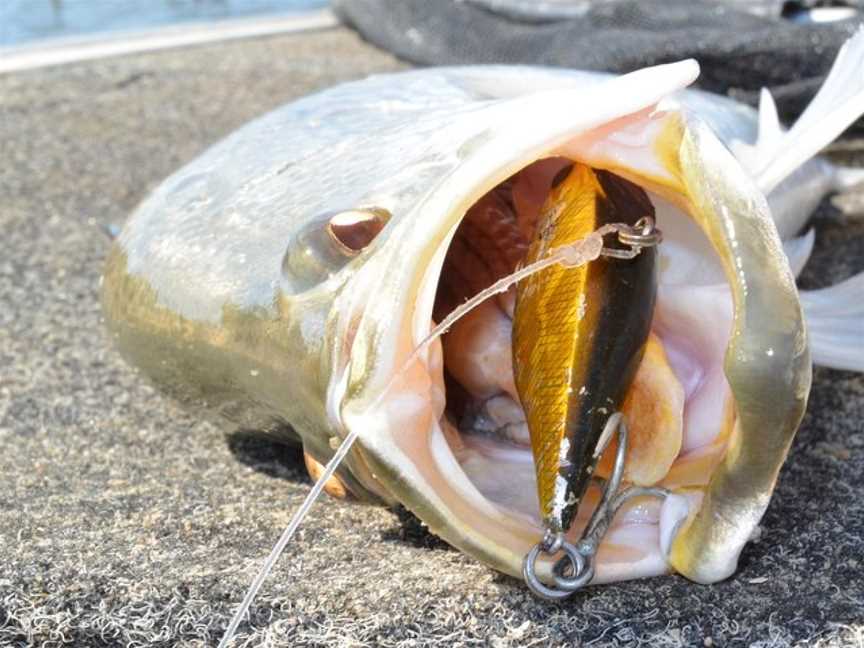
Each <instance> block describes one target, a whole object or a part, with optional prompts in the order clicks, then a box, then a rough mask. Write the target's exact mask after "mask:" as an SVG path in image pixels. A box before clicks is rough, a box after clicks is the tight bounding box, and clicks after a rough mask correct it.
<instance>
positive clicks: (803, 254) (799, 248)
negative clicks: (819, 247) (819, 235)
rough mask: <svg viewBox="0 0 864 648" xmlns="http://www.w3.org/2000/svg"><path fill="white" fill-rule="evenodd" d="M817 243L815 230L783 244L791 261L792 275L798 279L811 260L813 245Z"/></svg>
mask: <svg viewBox="0 0 864 648" xmlns="http://www.w3.org/2000/svg"><path fill="white" fill-rule="evenodd" d="M815 241H816V235H815V234H814V232H813V229H812V228H811V229H809V230H807V233H806V234H804V235H803V236H796V237H795V238H793V239H789V240H788V241H784V242H783V251H784V252H786V257H787V258H788V259H789V266H790V267H791V268H792V274H793V275H795V276H796V277H797V276H798V275H799V274H801V271H802V270H803V269H804V266H805V265H806V264H807V261H808V259H810V254H811V253H812V252H813V243H814V242H815Z"/></svg>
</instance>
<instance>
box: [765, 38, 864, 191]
mask: <svg viewBox="0 0 864 648" xmlns="http://www.w3.org/2000/svg"><path fill="white" fill-rule="evenodd" d="M760 103H761V105H760V113H762V114H761V115H760V126H762V127H765V126H768V125H771V128H770V129H769V132H768V133H766V134H764V135H763V134H762V133H761V132H760V135H759V140H760V144H761V146H760V147H759V148H760V149H761V150H759V152H758V160H759V163H760V167H759V169H758V171H757V173H756V179H757V182H758V184H759V187H760V188H761V189H762V191H763V192H764V193H765V194H766V195H767V194H768V193H770V191H771V190H772V189H774V188H775V187H776V186H777V185H779V184H780V183H781V182H782V181H783V180H784V179H785V178H787V177H788V176H789V175H791V174H792V172H794V171H795V169H797V168H798V167H800V166H801V165H802V164H804V163H805V162H806V161H807V160H809V159H810V158H812V157H813V156H814V155H816V154H817V153H819V151H821V150H822V149H823V148H824V147H825V146H827V145H828V144H830V143H831V142H832V141H833V140H834V139H835V138H836V137H838V136H839V135H840V134H841V133H842V132H843V131H844V130H846V128H848V127H849V126H850V125H852V123H853V122H855V120H857V119H858V118H859V117H860V116H861V115H862V114H864V27H861V28H859V29H858V31H857V32H856V33H855V35H854V36H852V38H850V39H849V40H848V41H846V43H845V44H844V45H843V47H841V48H840V51H839V52H838V53H837V58H836V59H835V60H834V65H832V66H831V70H830V71H829V72H828V76H827V77H826V78H825V82H824V83H823V84H822V87H821V88H820V89H819V92H817V93H816V96H815V97H813V100H812V101H811V102H810V104H809V105H808V106H807V108H806V110H804V112H803V113H802V114H801V116H800V117H799V118H798V121H796V122H795V124H794V125H793V126H792V128H790V129H789V130H788V131H787V132H785V133H782V131H781V130H780V129H779V127H778V126H777V125H776V124H777V121H776V116H775V115H776V108H774V107H773V103H774V102H773V99H771V97H770V94H769V93H768V92H767V91H763V93H762V101H761V102H760ZM847 177H848V174H847Z"/></svg>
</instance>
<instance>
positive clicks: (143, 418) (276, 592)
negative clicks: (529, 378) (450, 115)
mask: <svg viewBox="0 0 864 648" xmlns="http://www.w3.org/2000/svg"><path fill="white" fill-rule="evenodd" d="M396 67H398V64H397V63H396V62H394V61H393V59H391V58H390V57H389V56H387V55H384V54H382V53H379V52H377V51H375V50H373V49H371V48H370V47H368V46H367V45H364V44H362V43H361V42H359V41H358V40H357V39H356V38H355V37H354V36H353V35H351V34H349V33H348V32H345V31H341V30H333V31H328V32H324V33H314V34H305V35H295V36H287V37H280V38H271V39H265V40H258V41H245V42H237V43H232V44H226V45H219V46H211V47H205V48H199V49H189V50H183V51H174V52H167V53H161V54H154V55H146V56H139V57H129V58H123V59H117V60H107V61H104V62H99V63H90V64H82V65H77V66H73V67H67V68H60V69H53V70H44V71H37V72H30V73H26V74H19V75H15V76H7V77H2V78H0V145H2V146H0V148H2V155H0V161H2V163H0V232H2V234H0V236H2V239H0V241H2V245H0V448H2V451H0V644H2V645H15V646H25V645H27V646H29V645H36V646H58V645H77V646H87V645H105V646H154V645H156V646H202V645H212V644H215V642H216V641H217V640H218V638H219V636H220V634H221V631H222V630H223V629H224V627H225V626H226V624H227V621H228V618H229V616H230V613H231V612H232V611H233V609H234V607H235V606H236V604H237V603H238V602H239V600H240V598H241V597H242V594H243V592H244V590H245V588H246V586H247V585H248V583H249V580H250V578H251V576H252V574H253V573H254V571H255V570H256V569H257V568H258V566H259V565H260V563H261V560H262V558H263V557H264V556H265V555H266V553H267V552H268V551H269V549H270V547H271V545H272V543H273V542H274V541H275V539H276V538H277V536H278V535H279V533H280V532H281V530H282V529H283V527H284V525H285V524H286V522H287V520H288V517H289V515H290V514H291V512H292V511H293V510H294V509H295V507H296V506H297V505H298V504H299V502H300V501H301V499H302V497H303V495H304V494H305V492H306V490H307V488H308V479H307V477H306V476H305V470H304V469H303V466H302V461H301V460H300V457H299V455H298V454H297V453H296V452H295V451H292V450H285V449H280V448H277V447H272V446H268V445H266V444H264V443H261V442H252V441H248V440H243V439H241V438H239V437H233V438H227V439H226V437H225V436H223V434H222V433H220V432H218V431H217V430H216V428H214V427H212V426H211V425H209V424H207V423H202V422H200V421H197V420H195V419H194V418H192V417H190V416H189V415H187V414H185V413H184V412H183V411H181V410H180V409H179V408H178V407H177V406H176V405H175V404H174V403H172V402H170V401H168V400H166V399H165V398H163V397H161V396H160V395H159V394H157V393H156V392H155V391H154V390H153V389H152V388H151V387H149V386H148V385H147V384H145V383H144V381H142V380H141V379H140V378H139V376H137V375H136V374H135V373H134V371H133V370H132V369H130V368H129V367H128V366H126V365H125V364H123V362H122V361H121V360H120V358H119V357H118V355H117V354H116V353H115V352H114V351H113V350H112V349H111V348H110V346H109V344H108V339H107V336H106V335H105V333H104V331H103V329H102V326H101V322H100V309H99V301H98V284H99V275H100V270H101V266H102V262H103V259H104V256H105V253H106V249H107V242H106V240H105V238H104V236H103V235H102V234H101V233H100V229H99V226H100V225H103V224H108V223H120V222H122V220H123V218H124V217H125V216H126V215H127V214H128V213H129V212H130V210H131V209H132V208H133V207H134V206H135V204H136V203H137V202H138V201H139V200H141V199H142V198H143V197H144V195H145V194H146V193H147V192H148V191H149V190H150V189H151V188H152V187H154V186H155V185H156V184H157V183H158V182H159V181H160V180H161V179H162V178H164V177H165V176H166V175H168V174H169V173H170V172H172V171H173V170H174V169H175V168H177V167H178V166H179V165H180V164H182V163H183V162H185V161H187V160H189V159H191V158H192V157H193V156H195V155H196V154H197V153H198V152H200V151H201V150H203V149H204V148H205V147H206V146H208V145H209V144H211V143H213V142H214V141H215V140H217V139H218V138H220V137H221V136H223V135H224V134H226V133H228V132H229V131H231V130H232V129H234V128H235V127H237V126H239V125H240V124H241V123H243V122H244V121H246V120H248V119H249V118H251V117H253V116H256V115H258V114H260V113H262V112H264V111H266V110H268V109H269V108H271V107H274V106H276V105H278V104H281V103H283V102H285V101H287V100H289V99H291V98H294V97H297V96H299V95H301V94H304V93H306V92H308V91H310V90H313V89H315V88H320V87H323V86H326V85H329V84H332V83H334V82H337V81H340V80H343V79H349V78H354V77H359V76H362V75H365V74H367V73H370V72H373V71H380V70H392V69H394V68H396ZM821 216H822V218H823V221H822V222H821V223H820V226H819V235H818V252H817V255H816V257H817V258H816V262H815V263H813V264H812V265H811V266H810V268H809V269H808V270H807V272H806V273H805V276H804V278H803V280H802V282H803V284H805V285H806V286H807V287H814V286H817V285H824V284H826V283H828V282H829V280H830V279H832V278H833V279H839V278H843V277H846V276H848V275H850V274H851V273H852V272H853V271H861V270H864V224H862V220H860V219H859V220H855V219H854V218H852V217H847V216H844V215H843V214H841V212H840V211H838V210H837V209H835V208H833V207H831V206H829V205H827V204H826V205H825V206H823V209H822V210H821ZM862 421H864V379H862V377H861V376H854V375H852V374H848V373H843V372H837V371H827V370H820V371H817V372H816V377H815V387H814V390H813V395H812V399H811V406H810V410H809V414H808V416H807V418H806V420H805V422H804V426H803V428H802V430H801V432H800V433H799V436H798V439H797V441H796V443H795V446H794V450H793V452H792V456H791V458H790V461H789V463H788V464H787V467H786V468H785V469H784V471H783V474H782V478H781V482H780V486H779V489H778V492H777V495H776V497H775V499H774V501H773V503H772V505H771V508H770V510H769V512H768V515H767V516H766V518H765V520H764V523H763V527H764V531H763V534H762V537H761V539H760V540H759V541H758V542H757V543H755V544H752V545H750V546H749V547H748V548H747V550H746V551H745V552H744V555H743V557H742V561H741V568H740V570H739V572H738V573H737V574H736V575H735V577H734V578H732V579H731V580H729V581H727V582H724V583H722V584H719V585H714V586H710V587H705V586H699V585H695V584H693V583H690V582H688V581H686V580H684V579H682V578H680V577H675V576H669V577H664V578H657V579H653V580H649V581H641V582H631V583H625V584H622V585H617V586H606V587H600V588H594V589H591V590H590V591H586V592H585V593H583V594H580V595H578V596H576V597H575V598H574V599H573V600H572V601H569V602H567V603H565V604H563V605H551V604H547V603H543V602H539V601H537V600H535V599H534V598H532V597H531V596H530V595H529V594H528V593H527V592H526V590H525V588H524V587H522V586H520V585H519V584H518V583H516V582H514V581H511V580H509V579H507V578H504V577H501V576H499V575H497V574H495V573H493V572H492V571H490V570H488V569H486V568H484V567H482V566H481V565H478V564H476V563H475V562H473V561H472V560H470V559H468V558H465V557H463V556H462V555H460V554H459V553H457V552H455V551H452V550H450V549H448V548H446V547H445V546H444V545H443V544H441V543H440V542H438V541H436V540H435V539H434V538H432V537H431V536H429V535H428V534H426V533H425V532H424V530H423V529H422V528H421V527H420V525H419V524H418V523H417V522H416V521H414V520H413V519H412V518H411V517H410V516H408V515H405V514H401V515H399V514H394V513H391V512H388V511H385V510H378V509H371V508H365V507H359V506H352V505H348V504H344V503H337V502H332V501H326V502H324V503H322V504H319V505H318V506H317V507H316V508H315V509H314V511H313V515H312V517H311V518H310V519H309V521H308V522H307V524H306V525H305V527H304V528H303V530H302V531H301V532H300V535H299V538H298V541H297V542H296V543H295V544H294V545H293V548H292V550H291V552H290V553H289V555H286V556H285V558H283V560H282V561H281V562H280V563H279V565H278V567H277V569H276V571H275V573H274V575H273V576H272V577H271V578H270V579H269V581H268V582H267V584H266V585H265V587H264V589H263V591H262V593H261V595H260V596H259V598H258V600H257V602H256V603H255V605H254V608H253V614H252V619H251V625H244V626H243V633H244V636H245V637H246V638H248V640H249V642H248V645H265V644H266V645H292V646H306V645H340V646H360V645H369V646H421V645H422V646H426V645H442V646H451V645H466V646H467V645H489V646H516V645H559V644H570V643H572V644H579V643H582V644H585V645H591V646H613V645H621V646H636V645H650V646H679V645H681V646H684V645H687V646H690V645H702V644H704V645H712V642H713V645H728V646H737V645H742V646H743V645H755V646H789V645H797V644H798V643H799V642H804V641H805V640H807V641H811V642H817V641H818V642H823V643H824V644H825V645H829V644H838V645H839V644H841V643H844V642H845V643H848V644H849V645H858V646H861V645H864V577H862V572H864V555H862V554H864V496H862V495H864V432H862ZM268 642H269V643H268ZM241 644H242V641H238V643H237V645H241Z"/></svg>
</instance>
